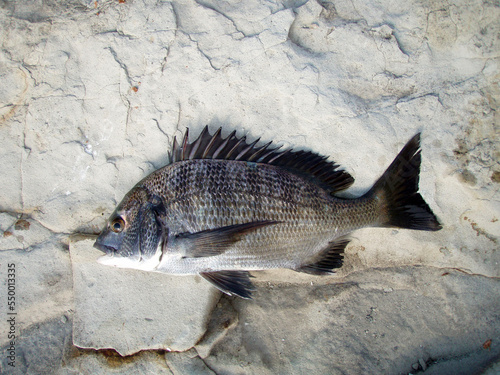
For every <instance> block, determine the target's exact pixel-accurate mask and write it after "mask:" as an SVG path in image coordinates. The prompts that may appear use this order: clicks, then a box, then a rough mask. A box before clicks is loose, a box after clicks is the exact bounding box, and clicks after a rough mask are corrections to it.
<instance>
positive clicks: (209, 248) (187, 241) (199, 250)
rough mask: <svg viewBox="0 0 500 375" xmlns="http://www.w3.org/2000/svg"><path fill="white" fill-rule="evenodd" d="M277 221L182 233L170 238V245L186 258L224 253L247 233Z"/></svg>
mask: <svg viewBox="0 0 500 375" xmlns="http://www.w3.org/2000/svg"><path fill="white" fill-rule="evenodd" d="M277 223H278V221H253V222H250V223H245V224H236V225H229V226H226V227H220V228H216V229H207V230H203V231H201V232H196V233H180V234H178V235H176V236H174V238H172V239H169V244H168V247H170V248H175V250H176V251H178V252H180V253H181V254H182V255H183V257H184V258H199V257H210V256H214V255H219V254H222V253H223V252H225V251H226V250H227V249H228V248H229V247H231V246H232V245H233V244H234V243H235V242H237V241H239V240H241V238H242V237H243V236H244V235H245V234H247V233H249V232H252V231H254V230H256V229H259V228H263V227H266V226H268V225H273V224H277Z"/></svg>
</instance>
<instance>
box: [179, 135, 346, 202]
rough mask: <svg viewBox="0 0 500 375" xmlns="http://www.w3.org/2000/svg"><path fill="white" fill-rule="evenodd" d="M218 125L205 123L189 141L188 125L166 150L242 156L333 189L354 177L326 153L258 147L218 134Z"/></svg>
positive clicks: (189, 155) (186, 156) (182, 155)
mask: <svg viewBox="0 0 500 375" xmlns="http://www.w3.org/2000/svg"><path fill="white" fill-rule="evenodd" d="M221 130H222V128H219V129H218V130H217V131H216V132H215V133H214V134H213V135H210V132H209V131H208V126H205V128H204V129H203V131H202V132H201V134H200V135H199V137H198V138H197V139H196V140H194V141H193V142H192V143H188V138H189V129H186V133H185V134H184V137H183V140H182V143H180V144H179V143H177V139H176V138H174V142H173V146H172V152H171V153H169V156H170V162H171V163H175V162H178V161H182V160H193V159H222V160H241V161H249V162H256V163H264V164H270V165H275V166H278V167H282V168H285V169H287V170H289V171H291V172H293V173H296V174H300V175H302V176H306V177H308V178H310V179H313V180H314V181H315V182H316V183H319V184H321V185H323V186H324V187H325V188H328V189H329V190H331V192H332V193H335V192H338V191H341V190H344V189H347V188H348V187H349V186H351V185H352V184H353V182H354V178H353V177H352V176H351V175H350V174H349V173H347V172H346V171H344V170H341V169H338V168H339V165H337V164H335V163H333V162H330V161H327V157H325V156H321V155H318V154H316V153H314V152H311V151H293V150H292V149H288V150H284V151H280V150H279V149H280V148H281V147H270V146H271V144H272V142H269V143H267V144H265V145H264V146H260V147H257V146H256V144H257V142H258V141H259V140H260V138H259V139H257V140H256V141H254V142H252V143H247V142H246V137H245V136H243V137H241V138H238V137H236V131H233V132H232V133H231V134H229V135H228V136H227V137H226V138H223V137H222V135H221Z"/></svg>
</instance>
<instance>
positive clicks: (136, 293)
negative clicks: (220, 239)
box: [70, 239, 220, 356]
mask: <svg viewBox="0 0 500 375" xmlns="http://www.w3.org/2000/svg"><path fill="white" fill-rule="evenodd" d="M94 241H95V239H90V240H80V241H75V242H73V241H72V242H71V243H70V253H71V262H72V264H73V290H74V300H75V305H74V306H75V313H74V318H73V344H74V345H76V346H77V347H79V348H85V349H108V348H113V349H115V350H116V351H117V352H118V353H119V354H120V355H123V356H126V355H131V354H134V353H137V352H139V351H141V350H147V349H165V350H169V351H170V350H174V351H184V350H188V349H190V348H192V347H193V346H194V345H195V344H196V343H197V342H198V341H199V340H200V338H201V336H203V334H204V332H205V329H206V326H207V323H208V317H209V316H210V313H211V312H212V310H213V307H214V304H215V302H216V299H217V298H218V297H219V294H220V292H219V291H217V290H216V289H215V288H213V287H212V286H211V285H210V284H209V283H207V282H205V281H204V280H203V279H202V278H201V277H200V276H185V277H179V276H170V275H162V274H159V273H153V272H138V271H135V270H127V269H118V268H114V267H108V266H104V265H101V264H98V263H97V258H98V257H99V256H102V253H101V252H100V251H99V250H95V249H93V250H91V249H92V245H93V243H94Z"/></svg>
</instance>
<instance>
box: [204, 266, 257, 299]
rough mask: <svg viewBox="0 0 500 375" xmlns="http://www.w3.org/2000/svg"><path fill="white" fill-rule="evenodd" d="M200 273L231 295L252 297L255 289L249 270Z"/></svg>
mask: <svg viewBox="0 0 500 375" xmlns="http://www.w3.org/2000/svg"><path fill="white" fill-rule="evenodd" d="M200 275H201V276H202V277H203V278H204V279H205V280H208V281H210V282H211V283H212V284H213V285H214V286H215V287H216V288H217V289H219V290H220V291H221V292H224V293H226V294H228V295H230V296H233V295H234V296H238V297H241V298H245V299H251V298H252V291H254V290H255V287H254V286H253V284H252V282H251V281H250V277H252V276H251V275H250V273H248V272H247V271H217V272H201V273H200Z"/></svg>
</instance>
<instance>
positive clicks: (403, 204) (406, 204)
mask: <svg viewBox="0 0 500 375" xmlns="http://www.w3.org/2000/svg"><path fill="white" fill-rule="evenodd" d="M419 148H420V133H419V134H417V135H415V136H414V137H413V138H412V139H410V141H409V142H408V143H407V144H406V146H405V147H404V148H403V149H402V150H401V152H400V153H399V155H398V156H397V157H396V159H394V161H393V162H392V164H391V165H390V166H389V168H387V170H386V171H385V173H384V174H383V175H382V177H380V178H379V179H378V181H377V182H376V183H375V185H373V187H372V188H371V190H370V191H369V192H368V193H367V194H366V197H370V198H375V200H376V201H377V202H379V204H380V211H381V212H380V223H379V225H380V226H383V227H399V228H408V229H416V230H429V231H435V230H440V229H441V224H439V222H438V220H437V218H436V216H434V214H433V213H432V211H431V209H430V208H429V206H428V205H427V203H425V201H424V199H423V198H422V196H421V195H420V194H419V193H418V181H419V173H420V163H421V156H420V149H419Z"/></svg>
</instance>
